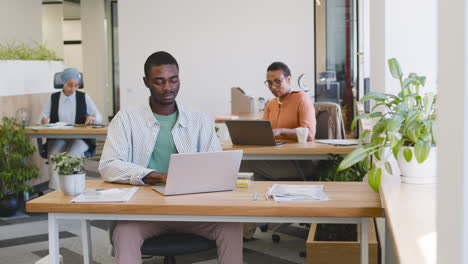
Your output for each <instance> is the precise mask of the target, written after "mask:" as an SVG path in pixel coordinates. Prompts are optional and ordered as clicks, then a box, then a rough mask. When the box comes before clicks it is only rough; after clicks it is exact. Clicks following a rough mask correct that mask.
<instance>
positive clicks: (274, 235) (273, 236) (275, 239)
mask: <svg viewBox="0 0 468 264" xmlns="http://www.w3.org/2000/svg"><path fill="white" fill-rule="evenodd" d="M280 239H281V237H280V236H279V235H277V234H273V235H271V240H273V242H276V243H278V242H279V241H280Z"/></svg>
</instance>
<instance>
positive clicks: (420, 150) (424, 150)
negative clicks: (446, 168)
mask: <svg viewBox="0 0 468 264" xmlns="http://www.w3.org/2000/svg"><path fill="white" fill-rule="evenodd" d="M430 151H431V144H430V142H426V141H424V140H418V142H416V145H414V155H415V156H416V160H417V161H418V163H423V162H424V161H425V160H426V159H427V157H428V156H429V152H430Z"/></svg>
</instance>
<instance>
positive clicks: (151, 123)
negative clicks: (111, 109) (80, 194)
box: [99, 104, 222, 185]
mask: <svg viewBox="0 0 468 264" xmlns="http://www.w3.org/2000/svg"><path fill="white" fill-rule="evenodd" d="M177 108H178V111H179V116H178V118H177V121H176V123H175V125H174V127H173V128H172V136H173V138H174V144H175V146H176V148H177V152H178V153H194V152H213V151H221V150H222V149H221V144H220V143H219V140H218V137H217V136H216V132H215V129H214V123H213V120H211V119H210V118H209V117H208V116H207V115H206V114H204V113H201V112H197V111H193V110H191V109H188V108H185V107H183V106H182V105H180V104H177ZM159 127H160V126H159V123H158V121H157V120H156V118H154V116H153V112H152V110H151V108H150V106H149V104H146V105H142V106H134V107H130V108H127V109H124V110H121V111H120V112H119V113H118V114H117V115H116V116H115V117H114V118H113V119H112V122H111V124H110V127H109V130H108V135H107V139H106V143H105V145H104V150H103V153H102V156H101V161H100V163H99V172H100V173H101V175H102V178H103V179H104V180H105V181H108V182H118V183H130V184H133V185H143V184H144V183H143V181H142V179H143V177H145V176H146V175H148V174H149V173H150V172H152V171H153V170H151V169H148V168H147V166H148V163H149V160H150V157H151V153H152V152H153V149H154V145H155V143H156V139H157V137H158V133H159Z"/></svg>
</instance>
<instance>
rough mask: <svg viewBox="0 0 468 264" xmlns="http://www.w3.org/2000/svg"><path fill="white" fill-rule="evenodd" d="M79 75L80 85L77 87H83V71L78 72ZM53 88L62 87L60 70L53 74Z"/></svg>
mask: <svg viewBox="0 0 468 264" xmlns="http://www.w3.org/2000/svg"><path fill="white" fill-rule="evenodd" d="M80 75H81V81H80V86H79V87H78V89H83V73H81V72H80ZM54 88H55V89H62V88H63V82H62V72H56V73H55V74H54Z"/></svg>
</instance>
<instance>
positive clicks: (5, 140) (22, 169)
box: [0, 117, 40, 217]
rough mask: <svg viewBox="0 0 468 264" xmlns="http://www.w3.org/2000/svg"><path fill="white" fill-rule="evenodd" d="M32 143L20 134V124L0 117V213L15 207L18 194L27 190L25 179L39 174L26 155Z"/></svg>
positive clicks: (32, 147)
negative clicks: (28, 161)
mask: <svg viewBox="0 0 468 264" xmlns="http://www.w3.org/2000/svg"><path fill="white" fill-rule="evenodd" d="M35 151H36V147H35V146H34V144H32V143H31V140H30V139H29V138H28V137H27V136H26V135H25V134H24V125H23V124H19V123H17V122H16V119H14V118H9V117H3V119H2V124H1V125H0V216H4V217H8V216H12V215H14V214H15V213H16V211H17V209H18V205H19V202H18V197H20V196H21V195H22V194H23V193H24V192H27V191H30V190H31V186H30V185H29V181H30V180H32V179H35V178H38V177H39V176H40V174H39V169H38V168H37V166H35V165H29V164H28V163H27V161H26V158H27V157H28V156H30V155H32V154H33V153H34V152H35Z"/></svg>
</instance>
